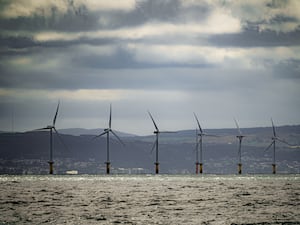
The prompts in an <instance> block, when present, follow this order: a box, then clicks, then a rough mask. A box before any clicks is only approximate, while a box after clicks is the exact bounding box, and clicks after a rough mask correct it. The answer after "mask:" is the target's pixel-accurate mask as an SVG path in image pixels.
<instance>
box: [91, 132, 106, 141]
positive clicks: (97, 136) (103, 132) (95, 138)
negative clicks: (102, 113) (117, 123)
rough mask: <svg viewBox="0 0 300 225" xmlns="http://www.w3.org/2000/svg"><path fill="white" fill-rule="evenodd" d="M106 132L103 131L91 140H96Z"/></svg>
mask: <svg viewBox="0 0 300 225" xmlns="http://www.w3.org/2000/svg"><path fill="white" fill-rule="evenodd" d="M107 132H108V131H103V132H102V133H101V134H99V135H97V136H95V137H93V138H92V140H94V139H96V138H98V137H101V136H103V135H104V134H106V133H107Z"/></svg>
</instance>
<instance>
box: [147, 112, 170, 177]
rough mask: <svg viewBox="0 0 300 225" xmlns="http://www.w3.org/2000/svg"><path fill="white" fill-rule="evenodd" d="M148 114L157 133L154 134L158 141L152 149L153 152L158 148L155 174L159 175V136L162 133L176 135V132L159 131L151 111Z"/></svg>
mask: <svg viewBox="0 0 300 225" xmlns="http://www.w3.org/2000/svg"><path fill="white" fill-rule="evenodd" d="M148 114H149V116H150V118H151V120H152V122H153V125H154V127H155V131H154V132H153V133H154V134H155V135H156V140H155V142H154V145H153V147H152V151H153V149H154V148H156V157H155V158H156V160H155V163H154V165H155V173H156V174H158V173H159V162H158V136H159V134H160V133H175V132H172V131H160V130H159V129H158V127H157V125H156V123H155V121H154V119H153V117H152V115H151V113H150V112H149V111H148Z"/></svg>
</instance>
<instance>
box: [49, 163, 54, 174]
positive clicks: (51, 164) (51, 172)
mask: <svg viewBox="0 0 300 225" xmlns="http://www.w3.org/2000/svg"><path fill="white" fill-rule="evenodd" d="M48 163H49V174H53V164H54V162H52V161H49V162H48Z"/></svg>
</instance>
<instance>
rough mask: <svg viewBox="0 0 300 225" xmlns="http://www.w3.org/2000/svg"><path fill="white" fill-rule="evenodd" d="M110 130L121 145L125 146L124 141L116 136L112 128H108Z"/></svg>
mask: <svg viewBox="0 0 300 225" xmlns="http://www.w3.org/2000/svg"><path fill="white" fill-rule="evenodd" d="M110 132H112V134H113V135H114V136H115V137H116V138H117V139H118V141H119V142H120V143H121V144H122V145H123V146H125V144H124V142H123V141H122V140H121V139H120V138H119V137H118V135H117V134H116V133H115V132H114V131H113V130H110Z"/></svg>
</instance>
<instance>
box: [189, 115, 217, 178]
mask: <svg viewBox="0 0 300 225" xmlns="http://www.w3.org/2000/svg"><path fill="white" fill-rule="evenodd" d="M194 116H195V119H196V121H197V124H198V128H199V133H198V136H199V139H198V144H197V146H196V151H198V147H199V146H200V154H199V155H200V162H199V160H198V158H197V159H196V174H198V171H199V172H200V173H201V174H202V173H203V153H202V138H203V136H211V137H218V136H216V135H212V134H207V133H204V132H203V130H202V128H201V126H200V123H199V120H198V117H197V116H196V114H195V113H194ZM197 156H198V154H197ZM197 156H196V157H197ZM199 165H200V168H199Z"/></svg>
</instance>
